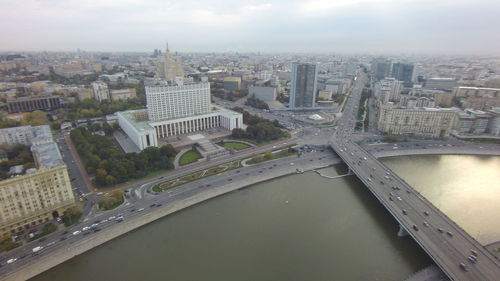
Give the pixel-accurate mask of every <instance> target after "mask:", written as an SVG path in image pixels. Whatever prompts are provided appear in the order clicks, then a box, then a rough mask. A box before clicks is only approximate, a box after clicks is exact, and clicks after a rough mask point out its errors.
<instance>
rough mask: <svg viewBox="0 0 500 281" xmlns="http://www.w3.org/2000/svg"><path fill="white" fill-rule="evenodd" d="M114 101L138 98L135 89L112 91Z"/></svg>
mask: <svg viewBox="0 0 500 281" xmlns="http://www.w3.org/2000/svg"><path fill="white" fill-rule="evenodd" d="M110 95H111V99H112V100H128V99H133V98H135V97H137V94H136V90H135V88H129V89H120V90H111V92H110Z"/></svg>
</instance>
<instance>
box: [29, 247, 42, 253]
mask: <svg viewBox="0 0 500 281" xmlns="http://www.w3.org/2000/svg"><path fill="white" fill-rule="evenodd" d="M42 249H43V247H42V246H37V247H35V248H33V249H32V250H31V251H32V252H33V253H36V252H40V251H41V250H42Z"/></svg>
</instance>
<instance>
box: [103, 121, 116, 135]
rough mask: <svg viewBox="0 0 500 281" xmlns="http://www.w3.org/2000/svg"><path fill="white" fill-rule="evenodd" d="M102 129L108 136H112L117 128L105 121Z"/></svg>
mask: <svg viewBox="0 0 500 281" xmlns="http://www.w3.org/2000/svg"><path fill="white" fill-rule="evenodd" d="M102 130H103V131H104V133H105V134H106V136H111V135H112V134H113V132H114V131H115V129H114V128H113V127H112V126H111V125H109V124H108V123H104V124H103V125H102Z"/></svg>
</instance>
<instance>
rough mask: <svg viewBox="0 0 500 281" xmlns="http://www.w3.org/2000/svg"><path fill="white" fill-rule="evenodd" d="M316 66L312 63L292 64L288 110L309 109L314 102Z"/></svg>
mask: <svg viewBox="0 0 500 281" xmlns="http://www.w3.org/2000/svg"><path fill="white" fill-rule="evenodd" d="M317 74H318V66H317V65H316V64H313V63H293V64H292V89H291V91H290V106H289V107H290V108H311V107H314V104H315V102H316V80H317V76H318V75H317Z"/></svg>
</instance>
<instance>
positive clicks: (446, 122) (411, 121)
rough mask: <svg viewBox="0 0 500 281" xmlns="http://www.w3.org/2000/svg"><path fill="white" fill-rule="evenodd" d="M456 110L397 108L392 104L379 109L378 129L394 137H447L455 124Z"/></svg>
mask: <svg viewBox="0 0 500 281" xmlns="http://www.w3.org/2000/svg"><path fill="white" fill-rule="evenodd" d="M456 117H457V110H456V109H454V108H453V109H450V108H442V109H437V108H413V109H406V108H399V107H395V106H394V105H393V104H388V105H383V106H382V107H381V108H380V115H379V120H378V129H379V130H380V131H382V132H384V133H388V134H394V135H415V136H425V137H434V138H442V137H448V136H449V135H450V133H451V131H452V129H453V125H454V124H455V118H456Z"/></svg>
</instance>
